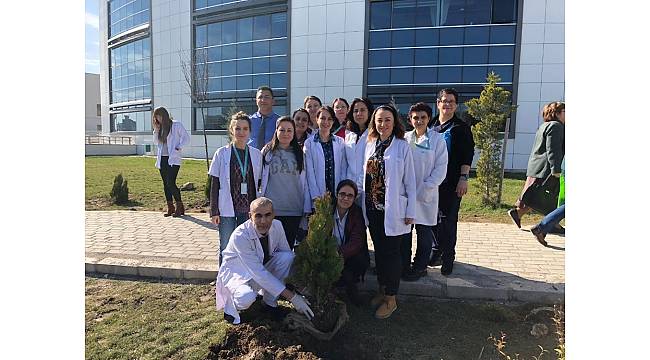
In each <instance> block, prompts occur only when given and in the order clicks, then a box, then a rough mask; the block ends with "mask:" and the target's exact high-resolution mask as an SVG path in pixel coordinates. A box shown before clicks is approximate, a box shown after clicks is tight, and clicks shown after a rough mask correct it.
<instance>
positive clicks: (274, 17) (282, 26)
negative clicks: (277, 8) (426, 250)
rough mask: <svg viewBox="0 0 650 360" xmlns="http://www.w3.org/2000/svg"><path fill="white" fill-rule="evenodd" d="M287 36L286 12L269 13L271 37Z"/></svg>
mask: <svg viewBox="0 0 650 360" xmlns="http://www.w3.org/2000/svg"><path fill="white" fill-rule="evenodd" d="M284 36H287V13H276V14H271V37H284Z"/></svg>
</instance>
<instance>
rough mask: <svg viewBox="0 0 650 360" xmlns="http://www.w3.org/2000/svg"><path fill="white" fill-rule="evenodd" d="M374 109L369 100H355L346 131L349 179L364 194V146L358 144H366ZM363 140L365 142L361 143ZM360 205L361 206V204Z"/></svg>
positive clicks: (350, 110) (348, 116) (351, 107)
mask: <svg viewBox="0 0 650 360" xmlns="http://www.w3.org/2000/svg"><path fill="white" fill-rule="evenodd" d="M373 110H374V107H373V106H372V102H371V101H370V99H368V98H365V97H364V98H355V99H354V100H352V105H351V106H350V109H349V110H348V114H347V121H346V124H345V126H346V131H345V158H346V160H347V163H348V173H347V177H348V179H351V180H353V181H354V182H356V183H357V187H358V188H359V191H360V192H363V174H361V168H362V167H363V150H364V149H363V146H361V147H357V144H358V143H363V144H365V138H366V137H367V136H368V123H369V122H370V114H372V112H373ZM362 139H363V141H361V140H362ZM359 205H360V204H359Z"/></svg>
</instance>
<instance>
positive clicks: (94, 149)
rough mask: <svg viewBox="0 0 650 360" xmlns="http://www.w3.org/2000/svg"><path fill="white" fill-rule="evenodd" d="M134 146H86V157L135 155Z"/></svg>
mask: <svg viewBox="0 0 650 360" xmlns="http://www.w3.org/2000/svg"><path fill="white" fill-rule="evenodd" d="M136 154H137V151H136V146H135V145H107V144H101V145H100V144H86V156H93V155H136Z"/></svg>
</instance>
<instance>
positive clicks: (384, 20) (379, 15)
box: [370, 1, 393, 30]
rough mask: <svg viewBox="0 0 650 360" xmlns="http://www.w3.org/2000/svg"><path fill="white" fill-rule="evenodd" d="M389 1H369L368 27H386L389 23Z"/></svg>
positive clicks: (390, 3)
mask: <svg viewBox="0 0 650 360" xmlns="http://www.w3.org/2000/svg"><path fill="white" fill-rule="evenodd" d="M392 5H393V4H392V2H391V1H381V2H380V1H377V2H374V1H373V2H371V3H370V29H371V30H374V29H388V28H390V23H391V8H392Z"/></svg>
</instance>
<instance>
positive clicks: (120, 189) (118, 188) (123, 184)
mask: <svg viewBox="0 0 650 360" xmlns="http://www.w3.org/2000/svg"><path fill="white" fill-rule="evenodd" d="M127 183H128V182H127V181H126V180H125V179H124V178H123V177H122V174H121V173H120V174H118V175H117V176H116V177H115V179H114V180H113V188H112V189H111V200H112V201H113V203H114V204H117V205H124V204H126V203H127V202H128V201H129V186H128V184H127Z"/></svg>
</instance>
